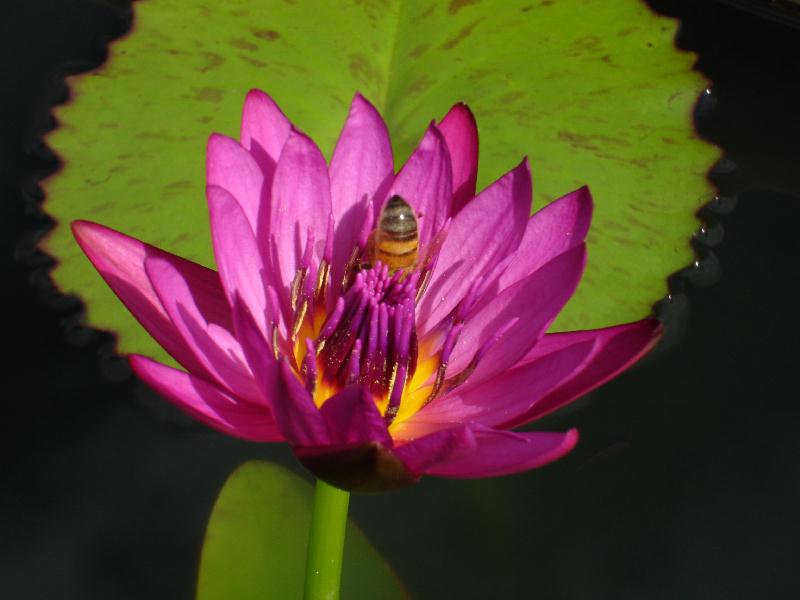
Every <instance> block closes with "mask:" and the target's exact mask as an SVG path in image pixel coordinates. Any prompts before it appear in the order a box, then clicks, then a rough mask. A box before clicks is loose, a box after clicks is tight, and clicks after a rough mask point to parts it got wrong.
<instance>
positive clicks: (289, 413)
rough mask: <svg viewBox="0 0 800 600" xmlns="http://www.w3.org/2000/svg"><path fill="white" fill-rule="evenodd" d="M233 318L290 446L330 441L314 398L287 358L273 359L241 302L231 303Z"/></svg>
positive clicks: (307, 445)
mask: <svg viewBox="0 0 800 600" xmlns="http://www.w3.org/2000/svg"><path fill="white" fill-rule="evenodd" d="M233 317H234V321H235V327H236V332H237V334H238V339H239V343H241V345H242V350H244V355H245V357H246V358H247V362H248V363H249V365H250V370H251V371H252V372H253V374H254V375H255V377H256V383H258V385H259V387H260V388H261V391H262V394H263V395H264V397H265V398H266V399H267V402H268V403H269V406H270V408H271V409H272V414H273V415H274V417H275V421H276V422H277V423H278V427H279V429H280V431H281V432H282V433H283V436H284V437H285V438H286V441H287V442H289V444H291V445H292V446H302V447H314V446H322V445H326V444H328V443H330V436H329V435H328V427H327V425H326V424H325V420H324V419H323V418H322V415H321V414H320V412H319V410H318V409H317V407H316V405H315V404H314V401H313V399H312V398H311V396H310V395H309V393H308V392H307V391H306V389H305V388H304V387H303V385H302V384H301V383H300V381H299V380H298V378H297V376H296V375H295V373H294V371H292V369H291V367H289V365H288V364H287V362H286V359H285V358H283V359H279V360H276V359H275V356H274V355H273V353H272V348H270V346H269V344H268V343H267V341H266V339H264V336H263V335H262V334H261V332H260V331H259V329H258V327H257V325H256V323H255V321H254V319H253V315H251V314H250V312H249V311H248V310H247V307H246V306H245V304H244V303H243V302H236V303H235V304H234V307H233Z"/></svg>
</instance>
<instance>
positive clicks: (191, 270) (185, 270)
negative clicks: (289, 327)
mask: <svg viewBox="0 0 800 600" xmlns="http://www.w3.org/2000/svg"><path fill="white" fill-rule="evenodd" d="M72 232H73V235H74V236H75V239H76V240H77V242H78V244H79V245H80V246H81V248H82V249H83V251H84V252H85V253H86V256H88V257H89V260H90V261H91V262H92V264H93V265H94V266H95V268H96V269H97V271H98V272H99V273H100V275H101V276H102V277H103V279H104V280H105V281H106V283H107V284H108V285H109V287H111V289H112V290H114V293H115V294H116V295H117V296H119V299H120V300H122V302H123V304H125V306H126V307H127V308H128V310H129V311H131V313H132V314H133V316H134V317H136V318H137V319H138V320H139V322H140V323H141V324H142V325H143V326H144V328H145V329H146V330H147V332H148V333H149V334H150V335H151V336H153V339H155V340H156V341H157V342H158V343H159V344H160V345H161V346H163V347H164V349H165V350H166V351H167V352H168V353H169V354H170V355H171V356H172V357H173V358H175V360H177V361H178V362H179V363H180V364H182V365H183V366H184V367H185V368H186V369H188V370H190V371H192V372H195V373H204V372H205V371H204V369H203V367H202V366H201V364H200V363H199V362H198V361H197V359H196V358H195V357H194V355H193V353H192V352H191V350H190V349H189V348H188V347H187V346H186V344H185V343H184V341H183V338H182V336H181V335H180V333H178V330H177V329H176V328H175V326H174V325H173V324H172V322H171V321H170V319H169V316H168V315H167V312H166V311H165V310H164V307H163V306H162V305H161V301H160V300H159V299H158V296H157V294H156V292H155V290H154V289H153V287H152V285H151V284H150V280H149V279H148V277H147V273H146V272H145V268H144V263H145V259H146V258H147V257H150V256H152V257H160V258H163V259H164V260H166V261H168V262H170V263H171V264H172V265H173V266H174V268H175V269H177V270H178V271H179V272H180V273H181V274H182V276H183V278H184V279H185V281H186V284H187V286H188V287H189V289H190V290H191V293H192V296H193V297H194V299H195V301H196V302H197V307H198V309H199V311H200V312H201V313H202V315H203V317H204V318H205V319H206V321H208V322H213V323H217V324H219V325H220V326H222V327H230V326H231V313H230V308H229V307H228V305H227V303H226V302H225V294H224V292H223V290H222V286H221V285H220V283H219V277H218V276H217V274H216V273H215V272H214V271H212V270H210V269H207V268H205V267H203V266H200V265H198V264H195V263H193V262H190V261H188V260H185V259H183V258H180V257H178V256H175V255H173V254H169V253H167V252H164V251H163V250H159V249H158V248H156V247H154V246H151V245H149V244H145V243H144V242H140V241H139V240H137V239H134V238H132V237H129V236H127V235H125V234H122V233H119V232H118V231H114V230H113V229H109V228H108V227H104V226H102V225H97V224H96V223H89V222H87V221H75V222H73V223H72Z"/></svg>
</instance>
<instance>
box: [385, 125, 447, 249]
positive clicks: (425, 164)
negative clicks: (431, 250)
mask: <svg viewBox="0 0 800 600" xmlns="http://www.w3.org/2000/svg"><path fill="white" fill-rule="evenodd" d="M452 180H453V176H452V169H451V166H450V154H449V153H448V151H447V143H446V142H445V140H444V137H443V136H442V134H441V133H440V132H439V129H438V128H437V127H436V126H435V125H434V124H433V123H431V125H430V126H429V127H428V130H427V131H426V132H425V136H424V137H423V138H422V141H421V142H420V143H419V146H417V149H416V150H414V152H413V153H412V154H411V156H410V157H409V159H408V161H407V162H406V164H405V165H404V166H403V168H402V169H401V170H400V173H398V174H397V178H396V179H395V181H394V184H393V185H392V189H391V191H390V192H389V194H388V196H389V197H391V196H393V195H395V194H397V195H399V196H402V197H403V198H404V199H405V200H406V201H407V202H408V203H409V204H410V205H411V206H412V208H413V209H414V211H415V212H416V213H417V219H418V221H419V223H418V225H419V243H420V247H422V248H424V247H425V246H426V245H427V244H428V242H429V241H430V240H431V239H432V238H433V236H434V235H435V234H436V233H438V232H439V231H440V230H441V229H442V227H443V226H444V224H445V222H446V221H447V219H448V218H449V217H450V209H451V204H452V195H453V187H452ZM381 208H383V207H382V206H375V214H376V216H377V214H378V213H379V212H380V210H381Z"/></svg>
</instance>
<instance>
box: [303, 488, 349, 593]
mask: <svg viewBox="0 0 800 600" xmlns="http://www.w3.org/2000/svg"><path fill="white" fill-rule="evenodd" d="M349 501H350V493H349V492H345V491H342V490H340V489H339V488H335V487H333V486H330V485H328V484H327V483H325V482H324V481H322V480H317V486H316V489H315V490H314V512H313V513H312V515H311V530H310V532H309V534H308V554H307V558H306V585H305V592H304V594H303V599H304V600H338V598H339V582H340V581H341V578H342V554H343V553H344V536H345V530H346V527H347V505H348V503H349Z"/></svg>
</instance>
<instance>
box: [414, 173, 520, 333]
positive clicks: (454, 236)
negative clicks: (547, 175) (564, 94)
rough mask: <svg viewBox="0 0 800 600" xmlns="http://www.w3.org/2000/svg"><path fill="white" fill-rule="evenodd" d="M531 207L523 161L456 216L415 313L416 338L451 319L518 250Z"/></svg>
mask: <svg viewBox="0 0 800 600" xmlns="http://www.w3.org/2000/svg"><path fill="white" fill-rule="evenodd" d="M530 207H531V173H530V169H529V167H528V161H527V159H526V160H523V161H522V163H520V165H519V166H518V167H516V168H515V169H514V170H512V171H510V172H508V173H506V174H505V175H504V176H503V177H501V178H500V179H498V180H497V181H495V182H494V183H493V184H492V185H490V186H489V187H488V188H486V189H485V190H484V191H482V192H481V193H480V194H479V195H478V197H477V198H475V199H474V200H472V201H471V202H470V203H469V204H467V206H466V207H465V208H464V210H462V211H461V212H460V213H458V215H456V217H455V218H454V219H453V221H452V223H451V224H450V227H449V230H448V233H447V239H446V240H445V242H444V245H443V246H442V250H441V253H440V254H439V259H438V261H437V262H436V269H435V271H434V274H433V279H432V280H431V283H430V285H429V287H428V290H427V292H426V293H425V295H424V296H423V298H422V300H421V302H420V305H419V309H418V311H417V313H418V315H419V316H418V325H417V331H418V332H419V334H420V335H425V334H426V333H427V332H428V331H430V330H431V329H433V327H435V326H436V325H437V324H438V323H439V322H440V321H441V320H442V319H444V318H445V317H446V316H447V315H449V314H450V312H451V311H452V310H453V309H454V308H455V307H456V306H457V305H458V303H459V302H461V300H462V299H463V297H464V295H465V294H466V293H467V290H468V289H469V287H470V286H471V285H472V283H473V281H474V280H475V278H476V277H478V276H480V275H481V274H483V273H487V272H489V271H491V270H492V269H493V268H494V267H495V265H496V264H497V263H498V262H500V261H501V260H502V259H503V258H505V257H506V256H507V255H509V254H510V253H512V252H513V251H514V250H515V249H516V248H517V246H518V245H519V243H520V240H522V236H523V234H524V233H525V226H526V223H527V222H528V214H529V212H530Z"/></svg>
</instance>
